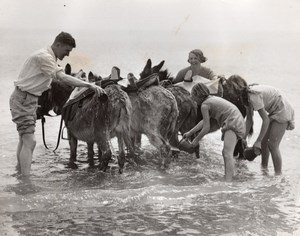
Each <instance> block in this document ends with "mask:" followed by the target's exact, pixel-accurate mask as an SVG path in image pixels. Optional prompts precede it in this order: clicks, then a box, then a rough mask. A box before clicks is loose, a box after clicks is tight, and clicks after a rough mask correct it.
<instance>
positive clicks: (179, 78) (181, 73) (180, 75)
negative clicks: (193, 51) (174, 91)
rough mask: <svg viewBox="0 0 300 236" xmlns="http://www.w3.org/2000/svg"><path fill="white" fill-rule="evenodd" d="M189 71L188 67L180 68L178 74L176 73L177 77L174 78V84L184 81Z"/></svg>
mask: <svg viewBox="0 0 300 236" xmlns="http://www.w3.org/2000/svg"><path fill="white" fill-rule="evenodd" d="M187 71H188V68H184V69H182V70H180V71H179V72H178V74H177V75H176V77H175V78H174V79H173V84H176V83H179V82H182V81H183V79H184V76H185V74H186V72H187Z"/></svg>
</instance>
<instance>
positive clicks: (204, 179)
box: [0, 35, 300, 236]
mask: <svg viewBox="0 0 300 236" xmlns="http://www.w3.org/2000/svg"><path fill="white" fill-rule="evenodd" d="M24 37H25V36H24ZM39 37H40V39H41V40H40V41H42V40H45V38H47V39H48V36H47V35H46V36H43V35H39ZM2 39H4V40H5V37H4V36H3V38H2ZM24 40H25V41H24V43H28V45H31V47H29V46H28V48H26V49H23V51H21V53H20V51H18V50H17V49H18V48H13V47H12V46H11V47H10V46H9V45H10V44H9V45H8V46H7V47H6V48H4V47H1V48H0V49H1V52H2V58H1V61H2V62H3V63H2V66H3V68H8V69H7V70H5V71H4V73H2V75H1V77H0V80H1V83H2V85H1V90H0V97H1V99H0V105H1V106H0V111H1V117H0V137H1V139H0V161H1V166H0V229H1V230H0V235H13V236H14V235H22V236H23V235H25V236H31V235H34V236H38V235H224V236H225V235H226V236H227V235H243V236H244V235H245V236H250V235H251V236H252V235H254V236H255V235H266V236H269V235H300V229H299V228H300V188H299V179H300V172H299V167H300V160H299V155H298V152H299V137H300V136H299V134H300V132H299V129H298V128H296V129H295V130H294V131H292V132H287V133H286V135H285V136H284V139H283V141H282V144H281V151H282V153H283V174H282V175H281V176H274V171H273V166H272V162H271V160H270V164H269V173H268V174H264V173H263V172H262V171H261V170H260V157H258V158H257V159H255V160H254V161H253V162H247V161H241V162H237V163H236V171H237V174H236V177H235V179H234V181H233V182H231V183H227V182H224V181H223V175H224V165H223V159H222V156H221V149H222V142H221V140H220V137H221V133H220V132H219V131H218V132H216V133H213V134H210V135H208V136H207V137H205V138H204V139H203V141H202V142H201V145H200V153H201V158H200V159H196V158H195V156H193V155H189V154H186V153H184V152H181V153H180V155H179V157H178V158H176V159H173V160H172V162H171V165H170V167H169V168H168V169H167V170H161V169H160V168H159V161H160V160H159V159H158V155H157V151H156V150H155V149H154V148H153V147H152V146H151V145H150V144H149V142H148V140H147V138H146V137H143V146H142V147H143V148H142V150H143V152H142V153H141V156H142V157H143V158H145V159H146V160H147V163H146V164H145V165H141V166H134V165H132V164H130V163H126V167H125V170H124V173H123V174H122V175H120V174H119V173H118V169H117V164H116V161H115V158H116V155H117V151H118V150H117V144H116V140H115V139H112V141H111V147H112V150H113V153H114V160H113V161H112V162H111V163H110V168H109V170H107V171H106V172H105V173H103V172H100V171H99V170H98V169H97V168H94V169H90V168H88V164H87V162H86V155H87V150H86V145H85V144H84V143H82V142H80V143H79V148H78V153H79V158H78V164H79V169H77V170H71V169H68V168H66V164H67V162H68V157H69V148H68V142H67V141H66V140H61V143H60V146H59V149H58V150H57V151H56V152H55V153H54V152H52V151H51V150H47V149H45V148H44V146H43V143H42V135H41V125H40V122H38V123H37V127H36V130H37V131H36V136H37V146H36V149H35V153H34V161H33V164H32V175H31V176H30V178H29V179H22V178H20V177H19V176H17V175H16V174H15V173H16V172H15V165H16V158H15V149H16V145H17V140H18V137H17V133H16V131H15V126H14V124H13V123H12V122H11V121H10V114H9V110H8V98H9V95H10V93H11V91H12V89H13V85H12V81H13V80H14V77H15V76H16V75H17V73H18V66H19V65H21V64H22V62H23V60H24V59H25V58H26V57H27V54H28V53H30V52H31V51H32V50H35V49H36V48H35V46H36V45H35V44H34V42H37V41H38V40H36V39H35V41H34V42H31V41H30V37H29V36H28V35H27V36H26V37H25V39H24ZM84 40H85V38H83V39H82V41H83V42H84ZM102 40H104V39H102ZM166 42H167V40H166ZM6 43H7V42H6ZM11 44H13V40H12V42H11ZM178 45H180V44H178ZM93 46H95V45H94V44H92V45H89V47H87V48H86V50H87V51H89V50H90V49H91V48H93ZM143 46H144V45H137V49H136V50H137V52H141V48H139V47H143ZM163 46H165V45H163ZM206 46H207V51H208V52H211V53H214V49H213V48H212V46H213V45H212V43H211V44H210V43H207V44H206ZM263 46H264V47H265V50H266V51H268V52H270V48H268V47H267V46H266V45H263ZM263 46H261V47H260V48H258V49H261V48H264V47H263ZM17 47H18V46H17ZM103 47H104V46H103ZM111 47H113V46H111ZM161 47H162V46H161ZM258 49H257V51H256V50H254V49H251V50H252V51H251V53H249V52H248V51H246V52H248V54H247V53H246V54H247V55H243V56H240V57H239V58H238V60H239V61H240V60H243V59H244V57H247V60H248V59H249V57H250V58H254V57H256V56H257V55H260V53H261V51H260V50H258ZM82 50H83V49H82ZM99 50H100V49H99ZM123 50H124V51H121V55H123V56H124V55H129V52H126V50H125V49H123ZM291 50H292V49H291ZM149 51H150V53H149V55H150V56H151V55H153V57H154V58H155V57H156V59H155V62H157V63H159V62H160V61H159V60H158V59H157V58H161V59H164V56H165V55H161V54H159V53H156V52H157V49H156V48H155V47H154V46H153V47H149ZM182 51H184V48H181V50H179V51H178V52H174V54H172V55H168V58H167V59H168V60H169V61H171V59H172V58H176V57H179V54H180V53H181V52H182ZM104 52H105V50H104ZM290 52H291V51H289V53H290ZM176 53H177V54H176ZM184 53H185V52H184ZM141 54H142V53H141ZM8 55H9V58H10V60H4V58H5V57H6V56H8ZM76 55H77V54H76V53H75V52H74V57H75V58H76ZM184 55H185V54H184ZM297 55H300V54H297ZM297 55H295V58H294V60H293V62H291V63H290V64H292V65H294V64H296V62H297V60H298V59H299V58H298V57H299V56H297ZM180 56H181V55H180ZM263 56H264V55H262V61H260V63H261V65H260V66H261V67H259V69H258V70H257V71H254V70H252V67H251V65H249V68H248V69H246V68H247V66H246V64H243V66H242V68H240V67H239V66H238V65H237V62H236V63H234V62H231V63H229V62H226V63H227V64H225V65H222V66H221V64H218V62H219V60H221V58H216V59H215V60H211V61H213V62H215V63H216V65H217V68H218V70H221V69H222V70H224V71H228V72H227V73H228V74H231V73H232V71H237V72H239V70H244V73H245V74H247V73H248V75H249V77H250V78H251V79H252V81H255V79H253V78H257V76H258V75H261V74H263V75H266V71H264V70H266V69H265V68H264V67H263V63H266V65H268V66H269V71H268V75H269V76H263V77H262V80H263V81H264V82H265V83H271V84H274V86H275V85H277V87H280V88H281V89H282V90H283V91H286V94H287V95H288V97H289V98H290V100H291V101H292V102H293V105H294V108H295V110H296V114H297V112H298V113H299V112H300V107H299V105H298V103H297V101H299V99H300V97H299V94H298V92H297V89H295V86H297V85H299V81H298V80H297V76H296V75H297V73H296V72H295V74H290V73H291V72H290V70H289V68H288V67H287V68H285V67H283V68H282V70H284V72H285V71H289V72H287V73H286V74H287V75H290V80H291V81H292V82H294V84H295V86H294V87H292V88H290V87H288V86H287V84H286V83H285V80H281V79H275V78H276V74H277V69H276V68H275V67H274V68H273V67H271V65H274V64H275V65H276V63H277V61H275V59H274V57H271V58H272V59H274V62H273V63H271V62H269V61H267V60H266V58H264V57H263ZM212 57H213V56H212ZM220 57H221V56H220ZM282 57H283V56H282ZM97 59H98V64H100V62H101V60H102V59H101V58H100V59H99V58H97ZM245 60H246V59H245ZM249 60H250V59H249ZM264 60H265V61H264ZM99 61H100V62H99ZM103 61H104V59H103ZM145 61H146V60H142V59H141V58H138V57H137V58H135V59H133V61H129V60H128V61H127V64H126V63H125V64H126V67H125V68H134V70H136V71H140V70H141V69H142V68H143V66H144V63H145ZM166 61H167V60H166ZM298 61H299V60H298ZM136 62H138V63H136ZM213 62H211V63H212V64H213ZM105 63H107V64H108V66H107V65H106V64H105ZM105 63H104V64H103V65H102V66H103V67H102V69H103V71H105V72H103V74H105V73H106V72H107V73H109V69H107V70H106V69H105V68H110V66H111V64H109V62H107V61H106V62H105ZM293 63H294V64H293ZM98 64H97V63H95V64H94V66H95V67H98V66H99V65H98ZM106 66H107V67H106ZM166 67H168V65H166ZM178 67H179V65H177V64H176V63H175V64H172V63H171V64H170V68H171V71H173V74H174V73H175V72H174V71H175V70H174V68H178ZM121 68H123V67H122V66H121ZM126 70H127V69H125V71H126ZM298 72H299V69H298ZM124 73H125V72H124ZM135 73H136V72H135ZM298 88H299V87H298ZM287 91H289V93H287ZM59 121H60V117H55V118H47V121H46V127H45V129H46V138H47V143H48V145H49V146H50V147H51V148H53V147H54V146H55V144H56V138H57V132H58V128H59ZM297 121H299V119H298V117H297V119H296V124H297ZM298 123H299V122H298ZM257 127H259V122H258V121H257V124H256V126H255V128H256V131H257V129H258V128H257ZM254 138H255V137H253V138H252V139H251V140H252V141H253V140H254Z"/></svg>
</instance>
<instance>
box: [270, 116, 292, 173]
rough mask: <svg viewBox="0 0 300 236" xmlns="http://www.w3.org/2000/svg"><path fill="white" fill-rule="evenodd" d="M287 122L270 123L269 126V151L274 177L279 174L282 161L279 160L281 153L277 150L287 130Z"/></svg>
mask: <svg viewBox="0 0 300 236" xmlns="http://www.w3.org/2000/svg"><path fill="white" fill-rule="evenodd" d="M287 125H288V124H287V122H286V123H278V122H277V121H274V120H273V121H272V122H271V124H270V130H269V142H268V146H269V150H270V152H271V156H272V160H273V165H274V170H275V174H276V175H280V174H281V169H282V159H281V153H280V150H279V145H280V142H281V140H282V137H283V135H284V133H285V131H286V128H287Z"/></svg>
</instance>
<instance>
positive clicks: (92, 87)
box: [89, 84, 105, 97]
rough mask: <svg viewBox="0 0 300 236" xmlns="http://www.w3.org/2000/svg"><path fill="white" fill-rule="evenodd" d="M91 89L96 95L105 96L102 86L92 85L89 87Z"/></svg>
mask: <svg viewBox="0 0 300 236" xmlns="http://www.w3.org/2000/svg"><path fill="white" fill-rule="evenodd" d="M89 87H90V88H91V89H93V90H94V91H95V93H96V94H97V95H98V97H101V96H102V95H103V94H105V91H104V89H103V88H101V87H100V86H97V85H95V84H90V86H89Z"/></svg>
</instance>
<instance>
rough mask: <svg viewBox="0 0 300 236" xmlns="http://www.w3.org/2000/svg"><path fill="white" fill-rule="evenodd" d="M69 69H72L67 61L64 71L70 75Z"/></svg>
mask: <svg viewBox="0 0 300 236" xmlns="http://www.w3.org/2000/svg"><path fill="white" fill-rule="evenodd" d="M71 71H72V69H71V65H70V64H69V63H68V64H67V65H66V66H65V73H66V74H67V75H71Z"/></svg>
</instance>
